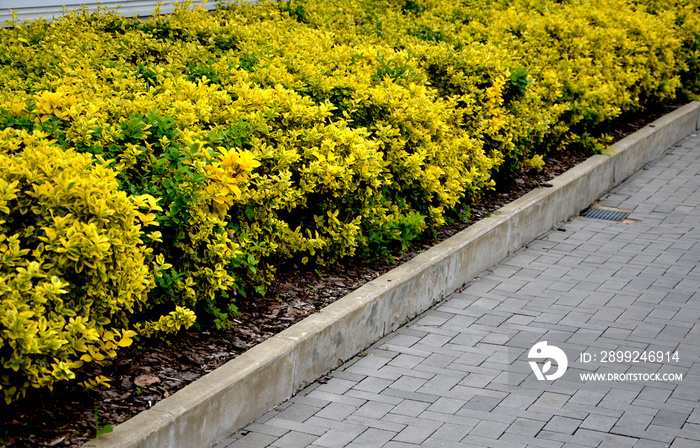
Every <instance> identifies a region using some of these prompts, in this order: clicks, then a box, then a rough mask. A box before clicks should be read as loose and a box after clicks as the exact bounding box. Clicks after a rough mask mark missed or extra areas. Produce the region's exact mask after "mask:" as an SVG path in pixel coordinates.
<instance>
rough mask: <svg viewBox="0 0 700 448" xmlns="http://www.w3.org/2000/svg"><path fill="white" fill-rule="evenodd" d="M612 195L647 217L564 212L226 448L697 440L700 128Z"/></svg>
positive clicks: (644, 446)
mask: <svg viewBox="0 0 700 448" xmlns="http://www.w3.org/2000/svg"><path fill="white" fill-rule="evenodd" d="M603 203H604V205H608V206H614V207H622V208H628V209H633V213H632V214H631V215H630V218H631V219H633V220H637V221H638V223H637V224H629V223H619V222H611V221H603V220H595V219H584V218H580V217H579V218H576V219H573V220H571V221H569V222H566V223H565V224H563V225H562V227H561V228H560V229H559V230H553V231H551V232H549V233H547V234H546V235H544V236H543V237H541V238H539V239H537V240H535V241H533V242H532V243H531V244H530V245H529V247H527V248H523V249H522V250H521V251H519V252H518V253H516V254H514V255H512V256H511V257H509V258H507V259H505V260H503V261H502V262H501V263H500V264H499V265H497V266H496V267H494V268H493V269H492V270H490V271H488V272H485V273H484V274H483V275H482V276H481V277H480V278H478V279H476V280H474V281H472V282H471V283H469V284H468V285H467V287H466V288H465V289H464V290H463V291H461V292H456V293H454V294H452V295H451V296H449V297H448V298H447V299H446V300H444V301H443V302H441V303H440V304H439V305H438V306H436V307H435V309H433V310H430V311H427V312H426V313H424V314H423V315H421V316H419V317H418V318H416V319H415V320H414V321H412V322H411V323H409V324H408V325H406V326H404V327H403V328H401V329H399V330H398V331H396V332H394V333H392V334H390V335H388V336H387V337H385V338H384V339H382V340H381V341H379V342H377V343H376V344H374V345H373V346H372V347H371V348H370V349H368V350H367V351H366V352H365V353H363V354H362V356H358V357H356V358H354V359H352V360H351V361H349V362H348V363H346V364H345V365H343V366H342V367H341V368H339V369H337V370H336V371H335V372H334V373H332V374H331V375H330V376H329V378H327V379H326V380H323V381H322V382H317V383H315V384H313V385H311V386H309V387H308V388H306V389H305V390H303V391H302V392H300V393H299V394H298V395H297V396H295V397H294V398H292V399H290V400H289V401H287V402H286V403H284V404H282V405H280V406H278V407H277V408H276V409H275V410H273V411H271V412H269V413H268V414H266V415H264V416H262V417H260V418H259V419H258V420H257V421H256V422H255V423H253V424H251V425H250V426H248V427H247V428H246V430H245V431H243V432H241V433H238V434H234V435H233V436H231V437H229V438H228V439H226V440H225V441H223V442H221V443H220V444H218V445H217V447H216V448H239V447H245V448H255V447H266V446H272V447H280V448H294V447H329V448H330V447H385V448H409V447H411V448H414V447H416V446H422V447H436V448H437V447H446V448H460V447H504V448H506V447H508V448H510V447H513V448H515V447H542V448H545V447H547V448H548V447H562V446H566V447H601V448H603V447H635V448H650V447H668V446H671V447H673V448H680V447H700V406H699V404H698V403H699V401H700V325H699V324H698V322H699V318H700V136H697V135H694V136H691V137H689V138H687V139H686V140H684V141H683V142H681V143H680V144H679V145H677V146H675V147H674V148H671V149H670V150H669V151H667V153H666V155H664V156H663V157H662V158H661V159H659V160H658V161H656V162H655V163H653V164H651V165H650V166H649V167H647V168H645V169H644V170H641V171H640V172H638V173H637V174H636V175H634V176H633V177H632V178H631V179H629V180H628V181H627V182H625V183H624V184H623V185H621V186H620V187H618V188H616V189H615V190H614V191H612V192H611V193H610V194H608V195H607V196H606V197H604V198H603ZM358 331H361V330H360V329H358ZM538 341H547V342H548V344H549V345H550V346H552V345H554V346H556V347H559V348H560V349H562V350H563V351H564V352H565V353H566V355H567V356H568V370H566V373H565V374H564V375H563V376H562V377H561V378H559V379H556V380H553V381H547V380H545V381H538V380H537V379H536V377H535V375H534V372H533V370H532V369H531V367H530V364H529V363H528V352H529V350H530V348H531V347H532V345H534V344H535V343H536V342H538ZM609 351H614V352H615V353H613V356H614V362H602V361H603V358H604V357H607V358H609V357H610V356H609V355H608V354H607V352H609ZM626 351H627V352H629V356H630V357H631V356H634V353H633V352H635V351H636V352H638V353H639V355H638V358H637V360H636V362H635V360H632V359H624V358H625V353H624V352H626ZM652 351H653V352H654V356H653V357H652V356H651V352H652ZM582 353H585V354H586V355H584V358H585V357H587V356H589V357H590V360H589V362H582V359H581V354H582ZM675 353H677V354H678V359H677V360H675V359H667V358H668V357H671V358H672V357H673V355H674V354H675ZM618 354H620V355H619V356H621V357H622V358H623V359H621V360H619V362H618V359H617V356H618ZM657 354H660V355H661V356H662V357H663V358H664V359H663V360H661V361H659V360H658V359H656V358H657V356H656V355H657ZM530 360H534V358H530ZM542 361H543V360H540V362H538V364H537V366H538V368H539V369H540V371H541V370H546V369H544V364H543V362H542ZM552 364H553V365H552V367H551V368H550V369H549V371H548V372H544V373H545V374H551V373H554V372H557V371H558V369H559V366H557V363H556V362H555V363H552ZM586 373H600V374H603V375H607V374H611V375H610V376H611V377H612V378H613V379H615V380H614V381H584V380H582V379H581V375H582V374H586ZM622 373H627V374H633V373H636V374H639V376H638V377H637V378H636V379H638V381H634V378H629V377H628V378H624V379H622V380H621V379H620V377H619V374H622ZM656 373H658V374H660V375H664V374H682V375H683V379H682V380H681V381H679V380H677V379H676V380H671V381H668V380H667V381H651V380H647V377H648V376H649V375H650V374H656ZM613 374H617V375H618V376H617V377H614V376H612V375H613ZM642 374H646V376H641V375H642ZM606 378H607V377H606ZM661 378H662V379H663V377H661Z"/></svg>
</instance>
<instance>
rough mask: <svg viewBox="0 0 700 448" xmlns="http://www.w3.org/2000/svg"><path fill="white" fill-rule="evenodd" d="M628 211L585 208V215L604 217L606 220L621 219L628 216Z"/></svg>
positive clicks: (595, 217) (597, 217)
mask: <svg viewBox="0 0 700 448" xmlns="http://www.w3.org/2000/svg"><path fill="white" fill-rule="evenodd" d="M629 215H630V214H629V212H621V211H618V210H601V209H598V208H589V209H588V210H586V213H585V215H584V216H585V217H586V218H588V219H605V220H607V221H622V220H623V219H625V218H627V217H628V216H629Z"/></svg>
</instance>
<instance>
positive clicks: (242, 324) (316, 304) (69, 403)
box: [0, 104, 681, 448]
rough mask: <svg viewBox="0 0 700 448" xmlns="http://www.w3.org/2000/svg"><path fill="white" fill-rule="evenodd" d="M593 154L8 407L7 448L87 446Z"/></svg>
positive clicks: (292, 277)
mask: <svg viewBox="0 0 700 448" xmlns="http://www.w3.org/2000/svg"><path fill="white" fill-rule="evenodd" d="M679 106H681V104H671V105H667V106H663V107H660V108H657V109H656V110H654V111H653V112H652V113H647V114H645V115H643V116H627V117H621V118H620V119H619V120H618V122H617V123H615V124H614V125H613V126H611V129H615V131H614V132H613V134H614V140H615V141H617V140H619V139H621V138H623V137H624V136H626V135H628V134H631V133H632V132H634V131H636V130H637V129H639V128H641V127H643V126H644V125H646V124H647V123H649V122H651V121H653V120H655V119H657V118H659V117H660V116H662V115H664V114H666V113H668V112H670V111H672V110H674V109H676V108H677V107H679ZM587 157H588V155H587V154H583V153H576V152H567V153H559V154H553V155H552V156H551V157H546V158H545V161H546V166H545V168H544V169H543V170H541V171H530V172H528V173H524V174H523V175H521V176H519V177H517V178H513V179H509V180H507V181H505V182H501V184H500V185H498V187H497V189H496V190H495V191H491V192H489V193H487V194H486V195H485V196H484V197H483V198H482V199H481V200H480V201H479V202H478V204H476V205H474V206H473V207H472V217H471V220H470V221H469V222H461V223H457V224H454V225H451V226H447V227H445V228H442V229H440V230H439V231H438V235H437V239H436V240H435V241H432V242H430V243H424V244H419V245H416V246H414V247H412V248H410V249H408V250H406V251H404V252H403V253H401V254H397V256H396V257H395V259H396V264H380V265H372V266H364V265H354V264H345V265H339V266H333V267H328V268H325V269H321V270H316V271H314V272H293V271H291V270H286V269H284V267H282V268H281V269H279V272H278V276H277V282H276V284H275V285H273V286H272V287H271V288H270V291H269V293H268V297H265V298H264V299H262V300H258V301H255V302H252V301H251V302H245V303H240V304H239V308H240V310H241V313H242V317H241V318H240V319H238V320H237V322H236V324H237V325H236V326H235V327H232V328H229V329H226V330H222V331H214V330H205V331H199V332H197V331H188V332H185V333H183V334H181V335H178V336H176V337H169V338H168V339H153V340H141V341H139V342H136V343H134V344H133V345H132V346H131V347H128V348H126V349H122V350H121V351H120V352H119V356H118V357H117V358H115V359H113V360H110V361H108V362H107V363H106V365H104V366H102V367H100V368H99V370H100V373H101V374H103V375H106V376H108V377H110V378H112V387H111V388H110V389H107V390H105V391H103V392H101V393H99V394H98V393H84V392H82V391H79V390H75V389H67V388H62V389H59V388H57V389H56V390H54V393H52V394H46V393H42V394H39V393H36V392H35V393H33V394H32V396H31V397H28V398H27V399H25V400H22V401H21V402H19V403H13V404H12V405H10V406H4V405H0V406H3V412H2V415H3V416H2V419H1V420H0V448H10V447H66V446H72V447H79V446H81V445H82V444H84V443H85V442H87V441H88V440H90V439H92V438H94V437H95V434H96V422H95V415H96V412H99V427H100V428H102V427H103V426H104V425H107V424H111V425H117V424H119V423H121V422H124V421H126V420H128V419H129V418H131V417H133V416H134V415H136V414H137V413H139V412H141V411H143V410H145V409H148V408H149V407H150V406H152V405H153V404H155V403H156V402H158V401H160V400H162V399H164V398H166V397H168V396H169V395H171V394H173V393H175V392H176V391H177V390H179V389H181V388H182V387H184V386H186V385H187V384H189V383H191V382H192V381H194V380H196V379H197V378H199V377H201V376H203V375H205V374H207V373H209V372H211V371H213V370H214V369H216V368H217V367H219V366H221V365H223V364H224V363H226V362H227V361H229V360H231V359H233V358H235V357H236V356H237V355H239V354H241V353H243V352H244V351H246V350H247V349H249V348H250V347H253V346H254V345H256V344H258V343H260V342H262V341H264V340H266V339H267V338H269V337H271V336H273V335H275V334H277V333H279V332H280V331H282V330H284V329H285V328H287V327H289V326H291V325H292V324H294V323H295V322H298V321H300V320H301V319H303V318H304V317H305V316H308V315H309V314H312V313H315V312H317V311H319V310H320V309H321V308H323V307H324V306H326V305H328V304H330V303H332V302H334V301H336V300H338V299H339V298H341V297H343V296H345V295H346V294H348V293H350V292H352V291H354V290H355V289H357V288H359V287H360V286H362V285H363V284H365V283H367V282H368V281H371V280H373V279H375V278H377V277H379V276H380V275H381V274H383V273H385V272H387V271H389V270H391V269H393V268H394V267H396V266H397V265H398V264H401V263H404V262H406V261H408V260H410V259H411V258H413V257H414V256H416V255H417V254H418V253H420V252H422V251H424V250H426V249H429V248H430V247H431V246H433V245H435V244H437V243H438V242H440V241H443V240H445V239H447V238H449V237H450V236H452V235H454V234H456V233H457V232H459V231H461V230H463V229H464V228H466V227H468V226H469V225H470V224H472V223H474V222H475V221H478V220H479V219H481V218H482V217H484V216H486V215H487V214H488V213H490V212H492V211H494V210H496V209H498V208H500V207H501V206H503V205H504V204H507V203H509V202H511V201H513V200H515V199H517V198H519V197H520V196H522V195H524V194H525V193H527V192H528V191H530V190H532V189H534V188H536V187H538V186H540V185H543V186H546V185H545V184H546V183H547V182H548V181H549V180H551V179H552V178H554V177H556V176H558V175H560V174H561V173H563V172H565V171H566V170H568V169H569V168H571V167H573V166H575V165H576V164H578V163H580V162H582V161H583V160H585V159H586V158H587Z"/></svg>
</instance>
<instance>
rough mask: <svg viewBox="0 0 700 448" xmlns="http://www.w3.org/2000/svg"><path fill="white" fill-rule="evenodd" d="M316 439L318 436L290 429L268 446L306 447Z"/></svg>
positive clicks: (280, 447)
mask: <svg viewBox="0 0 700 448" xmlns="http://www.w3.org/2000/svg"><path fill="white" fill-rule="evenodd" d="M316 439H318V436H315V435H311V434H305V433H303V432H296V431H290V432H288V433H287V434H285V435H284V436H282V437H281V438H280V439H278V440H276V441H275V442H274V443H273V444H272V445H270V446H273V447H279V448H306V447H308V446H309V445H311V444H312V443H313V442H314V441H315V440H316Z"/></svg>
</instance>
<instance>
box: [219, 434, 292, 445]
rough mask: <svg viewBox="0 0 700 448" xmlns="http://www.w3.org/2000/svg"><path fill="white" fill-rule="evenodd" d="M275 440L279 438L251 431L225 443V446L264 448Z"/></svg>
mask: <svg viewBox="0 0 700 448" xmlns="http://www.w3.org/2000/svg"><path fill="white" fill-rule="evenodd" d="M276 440H279V439H278V437H275V436H271V435H268V434H261V433H257V432H251V433H249V434H247V435H245V436H243V437H242V438H240V439H238V440H237V441H235V442H233V443H232V444H230V445H226V446H225V448H265V447H266V446H269V445H270V444H271V443H273V442H275V441H276Z"/></svg>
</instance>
